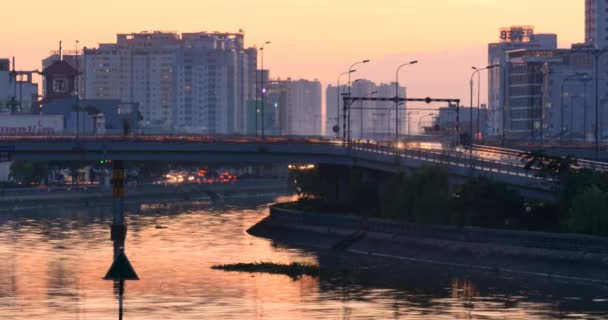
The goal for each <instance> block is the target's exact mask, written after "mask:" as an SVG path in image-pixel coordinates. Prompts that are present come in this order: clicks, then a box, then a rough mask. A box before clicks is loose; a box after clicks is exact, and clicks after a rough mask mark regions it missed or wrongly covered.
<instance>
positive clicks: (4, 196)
mask: <svg viewBox="0 0 608 320" xmlns="http://www.w3.org/2000/svg"><path fill="white" fill-rule="evenodd" d="M287 190H288V187H287V183H286V181H285V180H282V179H281V180H279V179H255V180H253V179H252V180H241V181H238V182H234V183H225V184H185V185H170V184H169V185H165V184H146V185H132V186H127V187H126V192H125V201H126V202H132V201H142V200H150V199H152V200H154V201H160V202H163V201H175V200H180V201H196V200H209V199H211V200H213V201H220V202H221V201H222V198H223V197H224V196H229V195H235V194H237V195H238V194H248V193H256V194H259V193H285V192H287ZM11 191H13V192H1V191H0V211H11V210H18V209H27V208H38V207H48V206H57V205H59V206H61V207H80V206H92V205H103V204H106V203H111V202H112V189H111V188H109V187H103V186H92V187H88V188H82V187H81V188H74V189H72V190H70V189H64V188H63V189H59V190H53V189H50V190H47V189H23V190H16V191H15V190H11Z"/></svg>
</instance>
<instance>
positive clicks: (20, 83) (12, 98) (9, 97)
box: [0, 59, 38, 113]
mask: <svg viewBox="0 0 608 320" xmlns="http://www.w3.org/2000/svg"><path fill="white" fill-rule="evenodd" d="M34 73H36V71H18V70H11V64H10V61H9V59H0V113H23V112H24V113H30V112H32V110H34V109H35V108H36V102H37V101H38V84H37V83H34V82H33V74H34Z"/></svg>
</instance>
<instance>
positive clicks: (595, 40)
mask: <svg viewBox="0 0 608 320" xmlns="http://www.w3.org/2000/svg"><path fill="white" fill-rule="evenodd" d="M585 42H586V43H588V44H591V45H593V47H595V48H596V49H603V48H606V47H608V1H606V0H585Z"/></svg>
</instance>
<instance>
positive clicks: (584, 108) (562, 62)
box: [506, 46, 608, 142]
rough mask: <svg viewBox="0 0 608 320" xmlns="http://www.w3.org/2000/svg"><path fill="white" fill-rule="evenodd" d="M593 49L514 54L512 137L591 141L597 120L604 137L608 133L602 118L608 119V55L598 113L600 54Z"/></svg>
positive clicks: (509, 118) (508, 116)
mask: <svg viewBox="0 0 608 320" xmlns="http://www.w3.org/2000/svg"><path fill="white" fill-rule="evenodd" d="M587 49H589V48H585V47H577V46H575V47H573V48H572V49H557V50H515V51H511V52H509V53H508V72H509V86H508V92H509V95H508V108H507V113H506V120H507V121H506V123H507V128H506V134H507V136H508V137H509V138H510V139H519V140H531V141H559V142H566V141H567V142H575V141H590V140H592V139H593V135H594V132H595V125H596V123H597V125H598V129H599V131H600V134H601V136H602V137H603V136H605V135H606V134H605V131H606V130H605V129H604V128H602V127H603V126H602V123H608V122H607V121H608V112H606V103H608V99H607V98H608V97H607V96H606V93H607V92H608V91H607V90H606V88H607V82H606V79H605V77H606V69H607V68H606V67H605V63H606V62H608V60H606V59H600V60H598V62H599V66H600V67H599V68H598V70H599V72H600V73H599V79H598V86H599V89H600V90H599V92H598V95H597V101H598V105H597V113H598V117H597V118H596V117H595V98H596V91H595V86H594V84H595V58H594V57H593V56H592V55H591V54H589V51H588V50H587ZM598 121H599V122H598ZM607 129H608V128H607ZM600 138H601V137H600Z"/></svg>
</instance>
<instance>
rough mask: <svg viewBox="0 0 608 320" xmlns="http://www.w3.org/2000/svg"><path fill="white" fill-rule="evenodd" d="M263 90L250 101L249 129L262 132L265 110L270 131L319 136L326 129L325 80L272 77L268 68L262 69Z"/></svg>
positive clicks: (259, 80) (266, 126)
mask: <svg viewBox="0 0 608 320" xmlns="http://www.w3.org/2000/svg"><path fill="white" fill-rule="evenodd" d="M262 79H264V89H263V90H262V92H263V94H264V103H263V105H264V107H262V92H260V94H259V95H258V97H257V104H256V101H255V99H253V100H251V101H250V102H249V103H248V109H247V110H248V111H247V114H248V122H247V132H248V133H249V134H255V132H256V129H257V133H258V134H261V131H262V114H263V119H264V121H263V125H264V133H265V134H266V135H294V136H318V135H321V133H322V128H323V116H322V114H323V113H322V112H323V110H322V105H321V83H320V82H319V81H317V80H313V81H310V80H303V79H300V80H292V79H291V78H287V79H286V80H281V79H269V73H268V70H264V71H258V78H257V80H258V86H261V83H262Z"/></svg>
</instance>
